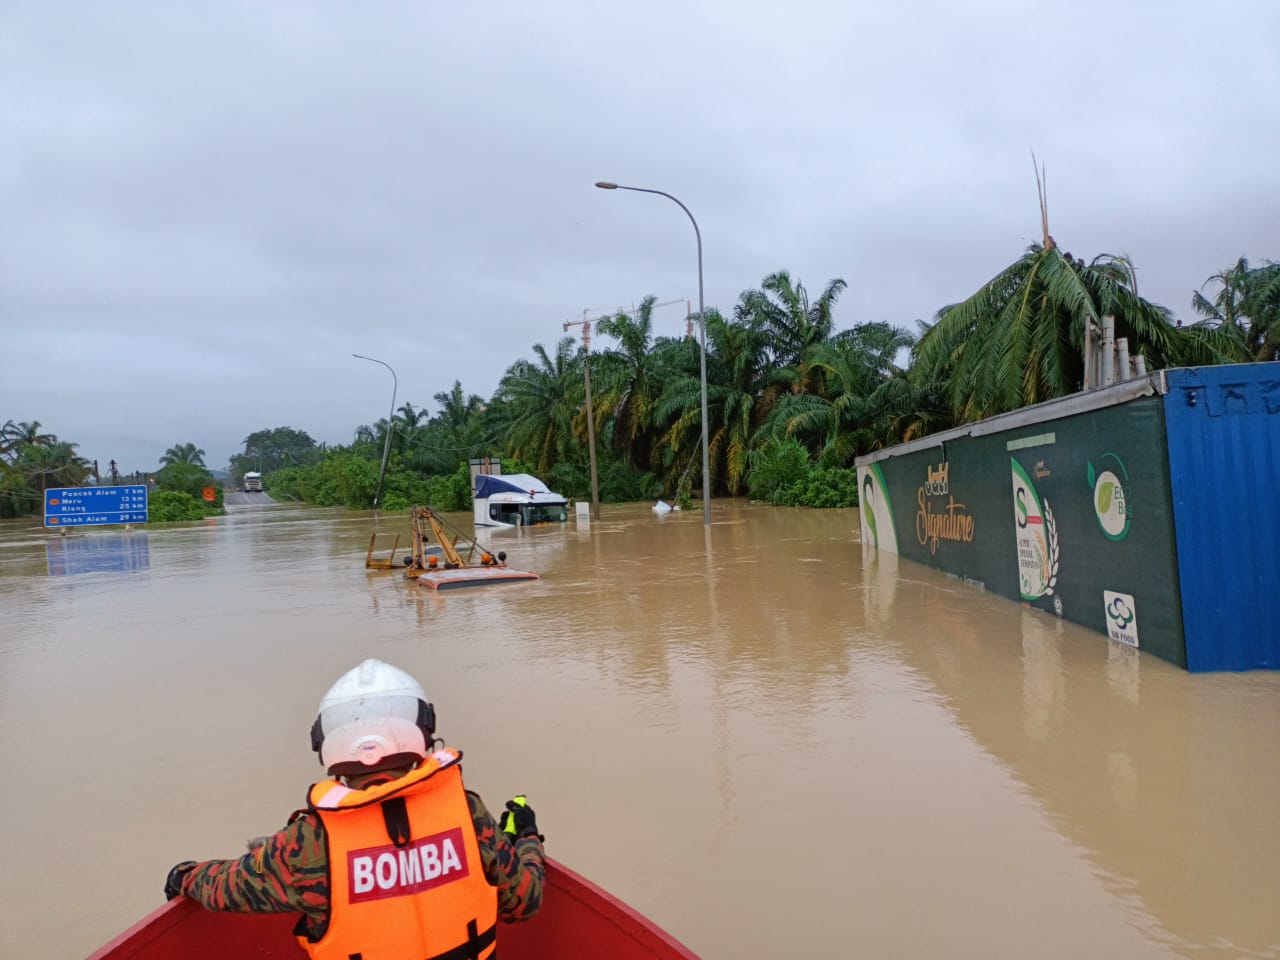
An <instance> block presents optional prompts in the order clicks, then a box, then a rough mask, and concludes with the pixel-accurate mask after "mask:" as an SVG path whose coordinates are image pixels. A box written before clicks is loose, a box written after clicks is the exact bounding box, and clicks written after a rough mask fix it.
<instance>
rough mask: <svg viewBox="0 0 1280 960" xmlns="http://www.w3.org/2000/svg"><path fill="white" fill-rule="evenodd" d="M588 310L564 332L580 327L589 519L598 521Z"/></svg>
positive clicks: (570, 323)
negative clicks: (582, 351)
mask: <svg viewBox="0 0 1280 960" xmlns="http://www.w3.org/2000/svg"><path fill="white" fill-rule="evenodd" d="M588 312H589V311H588V310H583V311H582V319H581V320H566V321H565V322H564V330H565V332H566V333H568V331H569V328H570V327H576V326H581V327H582V349H583V350H584V351H585V353H586V356H585V357H584V358H583V366H582V373H583V379H584V381H585V383H586V386H587V454H588V456H589V457H590V459H591V519H592V520H599V519H600V483H599V481H598V480H597V479H596V414H595V410H594V409H592V406H591V321H590V320H588V319H587V313H588Z"/></svg>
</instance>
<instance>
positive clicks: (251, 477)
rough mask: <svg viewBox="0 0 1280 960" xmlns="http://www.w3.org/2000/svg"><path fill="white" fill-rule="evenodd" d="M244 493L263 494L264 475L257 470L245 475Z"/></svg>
mask: <svg viewBox="0 0 1280 960" xmlns="http://www.w3.org/2000/svg"><path fill="white" fill-rule="evenodd" d="M244 492H245V493H261V492H262V474H260V473H258V472H257V471H255V470H250V471H249V472H248V473H246V474H245V475H244Z"/></svg>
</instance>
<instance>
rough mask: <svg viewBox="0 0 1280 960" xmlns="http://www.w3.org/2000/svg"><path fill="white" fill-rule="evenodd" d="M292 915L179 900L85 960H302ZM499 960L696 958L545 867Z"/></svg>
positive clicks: (610, 900)
mask: <svg viewBox="0 0 1280 960" xmlns="http://www.w3.org/2000/svg"><path fill="white" fill-rule="evenodd" d="M297 920H298V917H297V915H296V914H283V913H282V914H256V915H255V914H244V913H214V912H213V911H210V910H205V909H204V908H203V907H201V906H200V905H199V904H197V903H196V902H195V901H193V900H188V899H186V898H185V897H180V898H178V899H177V900H173V901H171V902H169V903H168V904H166V905H165V906H163V907H161V908H159V909H158V910H156V911H155V912H154V913H152V914H150V915H149V916H147V917H144V918H143V919H142V920H140V921H139V922H138V923H136V924H135V925H134V926H132V927H130V928H129V929H128V930H126V931H125V932H124V933H122V934H120V936H118V937H116V938H115V939H114V940H112V941H111V942H110V943H108V944H106V945H105V946H104V947H102V949H100V950H98V951H97V952H96V953H94V954H93V955H92V956H91V957H89V960H228V958H232V957H253V958H254V960H304V958H305V957H306V953H305V951H303V949H302V948H301V947H299V946H298V943H297V941H296V940H294V938H293V927H294V925H295V924H296V923H297ZM498 956H499V957H500V958H501V960H599V958H600V957H609V958H611V960H698V958H697V955H696V954H694V953H693V952H692V951H690V950H689V949H688V948H687V947H685V946H684V945H683V944H681V943H680V942H679V941H677V940H676V939H675V938H674V937H672V936H670V935H669V934H667V933H666V932H665V931H663V930H661V929H659V928H658V927H657V926H655V925H654V924H653V923H651V922H650V921H649V920H647V919H645V918H644V917H642V916H641V915H640V914H638V913H636V912H635V911H634V910H632V909H631V908H630V907H628V906H627V905H626V904H625V903H623V902H622V901H620V900H618V899H617V898H616V897H613V896H611V895H610V894H608V893H606V892H605V891H604V890H602V889H600V888H599V887H597V886H596V885H595V884H593V883H591V882H590V881H589V880H587V879H586V878H585V877H582V876H580V875H578V874H576V873H574V872H573V871H572V870H570V869H568V868H567V867H565V866H563V865H561V864H559V863H557V862H556V861H554V860H548V861H547V880H546V886H545V888H544V890H543V900H542V909H541V910H540V911H539V912H538V915H537V916H536V917H534V918H533V919H532V920H530V921H529V922H527V923H516V924H499V925H498Z"/></svg>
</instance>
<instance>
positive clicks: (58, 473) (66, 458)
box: [17, 442, 90, 495]
mask: <svg viewBox="0 0 1280 960" xmlns="http://www.w3.org/2000/svg"><path fill="white" fill-rule="evenodd" d="M76 446H77V445H76V444H74V443H65V442H55V443H52V444H45V445H36V444H32V445H30V446H28V447H25V448H24V449H23V451H22V455H21V456H20V457H19V459H18V463H17V469H18V470H19V471H21V472H22V473H23V474H25V475H26V477H27V478H28V480H29V481H30V482H31V484H32V486H33V487H35V488H36V489H38V490H39V491H40V493H41V494H42V495H43V493H44V491H45V490H47V489H49V488H50V487H75V486H79V485H80V484H82V483H84V481H85V480H86V479H88V477H89V473H90V466H89V461H88V460H86V459H85V458H84V457H81V456H79V455H78V454H77V453H76Z"/></svg>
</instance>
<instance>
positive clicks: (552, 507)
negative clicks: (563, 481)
mask: <svg viewBox="0 0 1280 960" xmlns="http://www.w3.org/2000/svg"><path fill="white" fill-rule="evenodd" d="M522 509H523V511H524V516H525V521H524V522H525V524H526V525H528V524H534V523H564V522H565V521H567V520H568V519H569V508H568V506H567V505H566V504H563V503H531V504H528V505H527V506H525V507H523V508H522Z"/></svg>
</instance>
